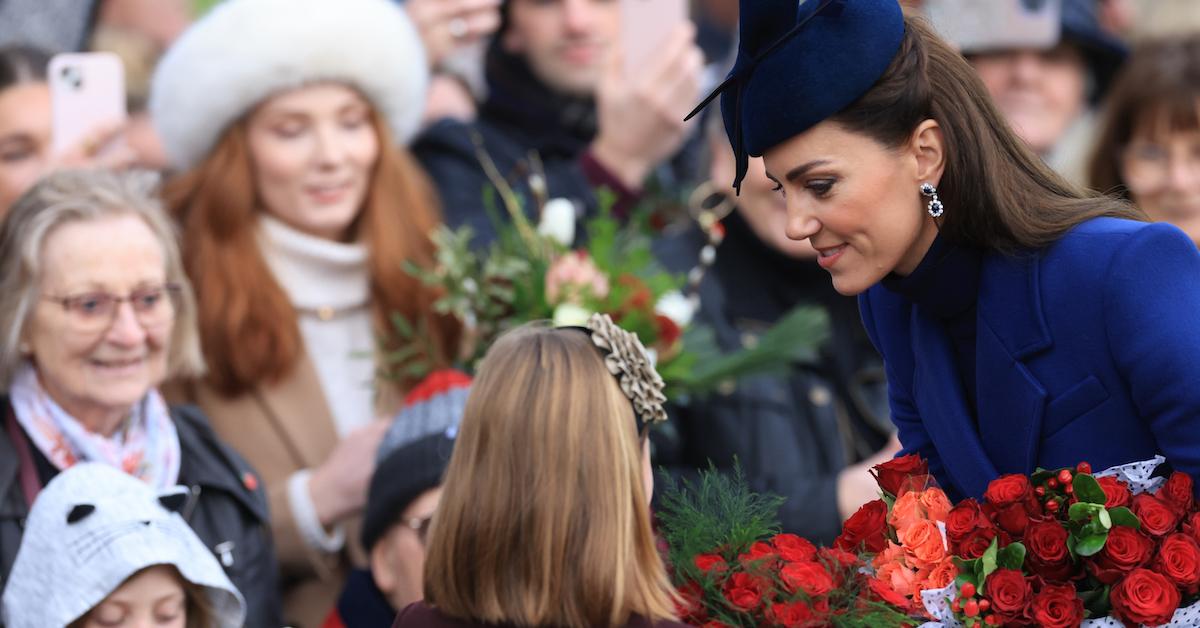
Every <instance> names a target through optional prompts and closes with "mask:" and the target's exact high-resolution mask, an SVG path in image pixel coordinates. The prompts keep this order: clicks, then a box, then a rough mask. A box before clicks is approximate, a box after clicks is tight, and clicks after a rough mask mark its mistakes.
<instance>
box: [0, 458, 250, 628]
mask: <svg viewBox="0 0 1200 628" xmlns="http://www.w3.org/2000/svg"><path fill="white" fill-rule="evenodd" d="M180 497H182V495H181V494H180V493H173V494H170V495H166V496H162V497H160V496H159V495H156V494H155V493H154V491H153V490H152V489H151V488H150V486H149V485H147V484H146V483H144V482H142V481H140V480H138V479H137V478H134V477H133V476H131V475H128V474H126V473H122V472H121V471H119V470H117V469H115V468H113V467H110V466H108V465H103V464H96V463H81V464H77V465H75V466H73V467H71V468H69V469H67V470H66V471H63V472H62V473H60V474H58V476H57V477H55V478H54V479H53V480H51V481H50V483H49V484H47V485H46V487H45V488H44V489H42V492H41V493H40V494H39V495H38V498H37V499H36V500H35V501H34V503H33V508H32V509H31V510H30V513H29V518H28V520H27V523H26V527H25V535H24V537H23V538H22V539H21V547H20V548H19V549H18V550H17V558H16V561H15V562H14V563H13V568H12V571H11V572H10V573H9V577H8V585H7V586H6V587H5V589H4V597H3V612H2V613H0V617H2V618H3V623H4V624H5V625H7V626H8V627H9V628H45V627H47V626H66V625H68V624H70V623H71V622H73V621H75V620H77V619H79V618H80V617H82V616H83V615H85V614H86V613H87V612H88V611H90V610H91V609H92V608H94V607H96V605H98V604H100V603H101V602H103V601H104V598H106V597H108V596H109V594H111V593H112V592H113V591H115V590H116V589H117V588H118V587H120V585H121V583H123V582H125V580H127V579H128V578H129V577H130V576H133V575H134V574H136V573H138V572H139V571H141V570H143V569H145V568H147V567H151V566H154V565H171V566H173V567H175V569H176V570H178V571H179V573H180V574H181V575H182V576H183V577H184V579H186V580H187V581H188V582H190V583H192V584H194V585H196V586H199V587H201V588H202V589H203V590H204V592H205V593H206V594H207V595H208V603H209V606H211V608H212V611H213V618H214V621H215V623H214V625H215V626H217V627H219V628H236V627H238V626H242V625H243V622H244V620H245V615H246V611H245V607H246V605H245V602H244V601H243V599H242V596H241V594H240V593H239V592H238V591H237V589H235V588H234V586H233V584H232V583H230V582H229V578H228V577H226V576H225V572H224V571H222V570H221V566H220V565H219V564H217V559H216V558H215V557H214V556H213V555H212V553H211V552H209V550H208V548H207V547H205V546H204V543H202V542H201V541H200V539H199V538H198V537H197V536H196V534H195V533H194V532H192V530H191V528H189V527H188V525H187V523H185V522H184V521H183V518H181V517H180V516H179V515H178V514H175V513H174V512H171V511H170V510H168V509H167V507H165V505H164V504H172V505H178V503H179V501H181V500H179V498H180Z"/></svg>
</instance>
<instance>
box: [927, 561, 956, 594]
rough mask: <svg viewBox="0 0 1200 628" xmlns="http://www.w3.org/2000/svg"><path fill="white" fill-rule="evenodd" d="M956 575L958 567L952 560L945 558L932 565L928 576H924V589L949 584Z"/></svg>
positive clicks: (942, 586) (938, 587) (939, 587)
mask: <svg viewBox="0 0 1200 628" xmlns="http://www.w3.org/2000/svg"><path fill="white" fill-rule="evenodd" d="M957 577H958V567H956V566H955V565H954V561H953V560H950V559H949V558H947V559H946V560H943V561H942V562H940V563H938V564H937V565H935V566H934V568H933V570H932V571H930V572H929V576H927V577H926V578H925V582H924V585H923V586H924V588H926V589H941V588H945V587H948V586H950V583H951V582H954V579H955V578H957Z"/></svg>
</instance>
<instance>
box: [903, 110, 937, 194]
mask: <svg viewBox="0 0 1200 628" xmlns="http://www.w3.org/2000/svg"><path fill="white" fill-rule="evenodd" d="M909 146H910V148H911V150H912V155H913V157H914V158H915V159H916V162H917V172H916V174H917V183H918V184H920V183H926V182H928V183H932V184H933V185H934V186H935V187H936V186H937V184H938V182H939V181H940V180H941V178H942V172H943V171H945V169H946V138H945V136H944V135H943V134H942V127H941V125H939V124H938V123H937V120H932V119H929V120H924V121H922V122H921V123H920V124H918V125H917V128H916V129H915V130H914V131H913V134H912V138H911V140H910V141H909Z"/></svg>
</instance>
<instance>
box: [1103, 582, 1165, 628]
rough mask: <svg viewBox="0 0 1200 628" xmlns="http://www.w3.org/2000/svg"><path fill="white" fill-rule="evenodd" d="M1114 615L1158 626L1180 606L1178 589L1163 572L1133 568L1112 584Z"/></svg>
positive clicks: (1127, 622)
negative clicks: (1119, 580)
mask: <svg viewBox="0 0 1200 628" xmlns="http://www.w3.org/2000/svg"><path fill="white" fill-rule="evenodd" d="M1109 597H1110V599H1111V600H1112V607H1113V614H1114V615H1116V616H1117V617H1118V618H1119V619H1120V620H1121V621H1123V622H1125V623H1126V624H1146V625H1149V626H1158V625H1160V624H1165V623H1167V622H1169V621H1171V616H1172V615H1174V614H1175V609H1177V608H1179V590H1178V589H1176V588H1175V585H1173V584H1171V582H1170V581H1169V580H1167V579H1166V578H1165V577H1164V576H1163V575H1162V574H1158V573H1154V572H1153V571H1150V570H1149V569H1134V570H1133V571H1131V572H1130V573H1129V575H1128V576H1125V579H1124V580H1122V581H1121V582H1119V583H1117V586H1115V587H1113V590H1112V594H1111V595H1110V596H1109Z"/></svg>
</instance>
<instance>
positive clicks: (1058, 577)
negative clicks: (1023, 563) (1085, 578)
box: [1025, 519, 1075, 582]
mask: <svg viewBox="0 0 1200 628" xmlns="http://www.w3.org/2000/svg"><path fill="white" fill-rule="evenodd" d="M1069 536H1070V534H1068V533H1067V529H1066V528H1064V527H1063V526H1062V524H1061V523H1059V522H1058V520H1056V519H1040V520H1038V521H1034V522H1033V523H1031V524H1029V527H1028V528H1026V529H1025V549H1027V550H1028V551H1029V554H1028V556H1027V557H1026V560H1027V561H1028V562H1027V565H1028V567H1029V571H1030V573H1032V574H1033V575H1037V576H1041V577H1042V578H1043V579H1045V580H1049V581H1052V582H1066V581H1067V580H1069V579H1070V578H1071V576H1072V575H1074V573H1075V564H1074V563H1073V562H1071V555H1070V554H1069V553H1068V552H1067V538H1068V537H1069Z"/></svg>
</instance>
